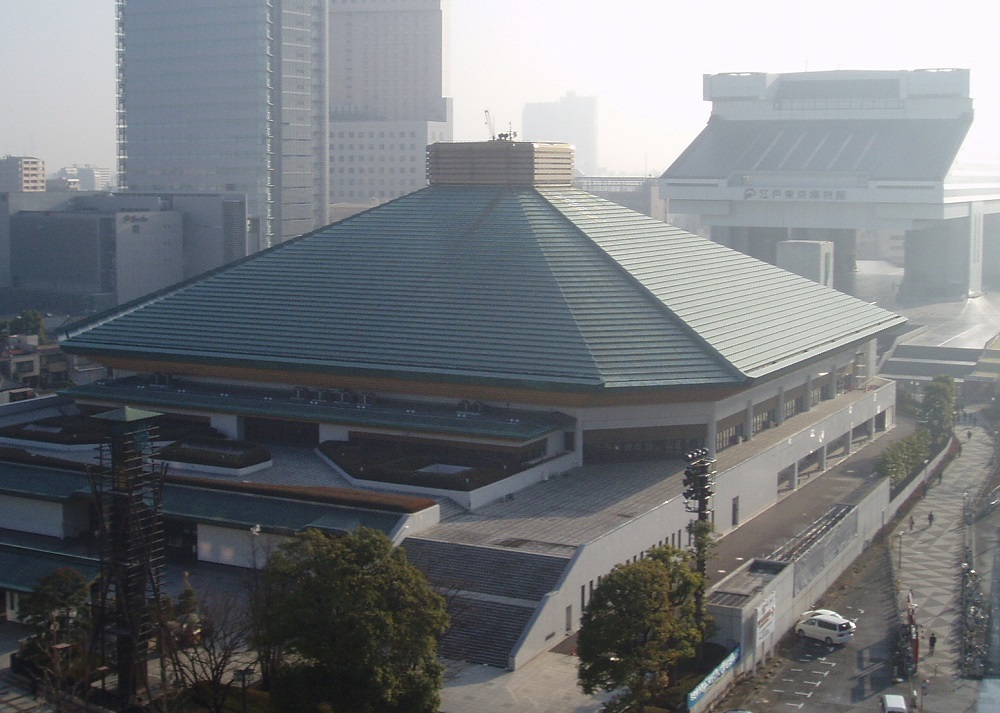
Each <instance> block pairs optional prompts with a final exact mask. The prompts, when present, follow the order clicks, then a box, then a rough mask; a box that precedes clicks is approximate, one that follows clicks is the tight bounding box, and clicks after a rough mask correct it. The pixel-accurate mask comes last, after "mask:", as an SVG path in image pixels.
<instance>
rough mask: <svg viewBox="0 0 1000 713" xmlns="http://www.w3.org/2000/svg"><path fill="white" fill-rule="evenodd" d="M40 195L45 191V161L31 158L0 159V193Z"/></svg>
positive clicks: (9, 157) (10, 157) (13, 157)
mask: <svg viewBox="0 0 1000 713" xmlns="http://www.w3.org/2000/svg"><path fill="white" fill-rule="evenodd" d="M4 191H8V192H11V193H42V192H44V191H45V161H43V160H42V159H40V158H35V157H33V156H4V157H2V158H0V192H4Z"/></svg>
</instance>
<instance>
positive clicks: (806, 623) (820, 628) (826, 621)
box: [795, 614, 856, 644]
mask: <svg viewBox="0 0 1000 713" xmlns="http://www.w3.org/2000/svg"><path fill="white" fill-rule="evenodd" d="M855 628H856V627H855V625H854V622H853V621H851V620H850V619H845V618H844V617H842V616H831V615H830V614H817V615H816V616H810V617H806V618H805V619H802V620H801V621H800V622H799V623H798V624H796V625H795V633H796V634H798V635H799V636H808V637H809V638H810V639H818V640H820V641H825V642H826V643H827V644H846V643H847V642H848V641H850V640H851V639H852V638H854V629H855Z"/></svg>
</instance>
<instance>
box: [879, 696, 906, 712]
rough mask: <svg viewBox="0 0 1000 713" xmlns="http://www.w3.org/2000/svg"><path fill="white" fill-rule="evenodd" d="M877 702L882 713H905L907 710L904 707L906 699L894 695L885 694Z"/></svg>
mask: <svg viewBox="0 0 1000 713" xmlns="http://www.w3.org/2000/svg"><path fill="white" fill-rule="evenodd" d="M879 700H880V702H881V704H882V708H881V710H882V713H906V712H907V711H908V710H909V708H907V707H906V699H905V698H903V697H902V696H897V695H896V694H894V693H889V694H886V695H884V696H882V698H880V699H879Z"/></svg>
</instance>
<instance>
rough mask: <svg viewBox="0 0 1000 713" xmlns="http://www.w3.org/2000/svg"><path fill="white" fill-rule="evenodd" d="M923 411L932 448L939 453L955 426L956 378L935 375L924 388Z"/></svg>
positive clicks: (946, 443)
mask: <svg viewBox="0 0 1000 713" xmlns="http://www.w3.org/2000/svg"><path fill="white" fill-rule="evenodd" d="M923 411H924V418H926V419H927V429H928V430H929V431H930V432H931V450H932V452H934V453H937V452H938V451H940V450H941V449H942V448H944V447H945V446H946V445H948V441H949V440H950V439H951V437H952V433H953V429H954V427H955V380H954V379H952V378H951V377H950V376H944V375H942V376H935V377H934V379H933V381H931V383H929V384H927V386H926V387H925V388H924V409H923Z"/></svg>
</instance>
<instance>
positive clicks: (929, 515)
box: [927, 512, 934, 527]
mask: <svg viewBox="0 0 1000 713" xmlns="http://www.w3.org/2000/svg"><path fill="white" fill-rule="evenodd" d="M933 524H934V513H933V512H929V513H927V527H930V526H931V525H933Z"/></svg>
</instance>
